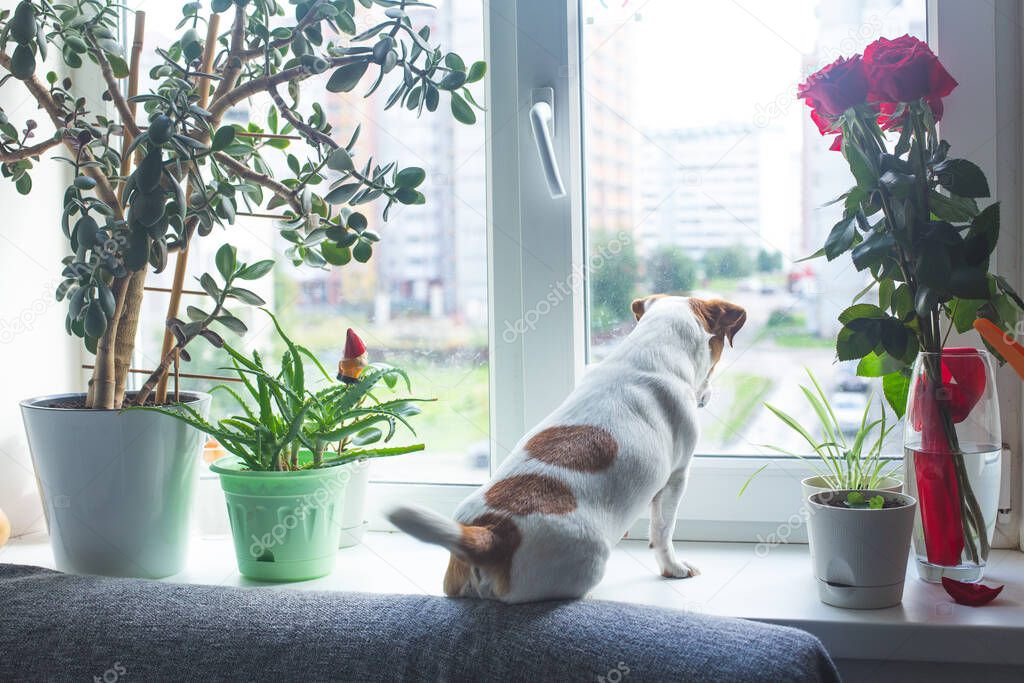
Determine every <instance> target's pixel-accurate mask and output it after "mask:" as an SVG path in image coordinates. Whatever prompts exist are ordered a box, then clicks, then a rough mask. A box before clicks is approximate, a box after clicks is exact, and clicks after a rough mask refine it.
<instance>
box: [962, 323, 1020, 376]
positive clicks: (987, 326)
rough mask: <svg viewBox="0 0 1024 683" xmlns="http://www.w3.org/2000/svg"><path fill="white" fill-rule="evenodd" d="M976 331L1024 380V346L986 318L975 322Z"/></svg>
mask: <svg viewBox="0 0 1024 683" xmlns="http://www.w3.org/2000/svg"><path fill="white" fill-rule="evenodd" d="M974 329H975V330H977V331H978V334H980V335H981V338H982V339H984V340H985V341H986V342H988V344H989V346H991V347H992V348H994V349H995V350H996V351H998V352H999V355H1000V356H1002V357H1003V359H1004V360H1005V361H1006V362H1007V363H1009V364H1010V367H1012V368H1013V369H1014V370H1015V371H1016V372H1017V375H1018V376H1019V377H1020V378H1021V379H1022V380H1024V346H1021V345H1020V344H1019V343H1018V342H1017V341H1015V340H1014V339H1012V338H1011V336H1010V334H1009V333H1008V332H1004V331H1003V330H1001V329H999V327H998V326H997V325H996V324H995V323H994V322H992V321H991V320H987V319H986V318H978V319H977V320H975V321H974Z"/></svg>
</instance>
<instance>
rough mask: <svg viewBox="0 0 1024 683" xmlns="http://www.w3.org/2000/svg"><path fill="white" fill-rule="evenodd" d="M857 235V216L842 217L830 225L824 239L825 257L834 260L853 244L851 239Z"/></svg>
mask: <svg viewBox="0 0 1024 683" xmlns="http://www.w3.org/2000/svg"><path fill="white" fill-rule="evenodd" d="M856 236H857V218H856V216H849V217H847V218H843V219H842V220H841V221H839V222H838V223H836V224H835V225H834V226H833V227H832V231H831V232H830V233H829V234H828V238H827V239H826V240H825V257H826V258H827V259H828V260H829V261H833V260H835V259H836V258H837V257H838V256H840V255H841V254H843V253H844V252H845V251H846V250H847V249H849V248H850V247H852V246H853V240H854V238H855V237H856Z"/></svg>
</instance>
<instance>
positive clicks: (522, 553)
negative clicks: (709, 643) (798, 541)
mask: <svg viewBox="0 0 1024 683" xmlns="http://www.w3.org/2000/svg"><path fill="white" fill-rule="evenodd" d="M632 310H633V314H634V315H635V316H636V319H637V325H636V327H635V328H634V329H633V331H632V332H631V333H630V334H629V336H627V337H626V338H625V339H624V340H623V341H622V343H620V344H619V345H618V346H617V347H616V348H615V350H614V351H612V353H611V354H609V356H608V357H607V358H606V359H605V360H604V361H602V362H601V363H600V364H598V365H596V366H593V367H591V368H590V369H589V371H588V372H587V373H586V375H585V376H584V377H583V379H582V380H581V381H580V383H579V386H577V388H576V389H575V390H574V391H573V392H572V393H570V394H569V396H568V397H567V398H566V399H565V401H564V402H563V403H562V404H561V405H560V406H559V407H558V408H557V409H556V410H555V411H554V412H553V413H551V415H549V416H548V417H547V418H546V419H545V420H543V421H542V422H541V423H540V424H539V425H537V426H536V427H535V428H534V429H533V430H531V431H530V432H528V433H527V434H526V435H525V436H524V437H523V439H522V440H521V441H520V442H519V443H518V444H517V445H516V447H515V448H514V449H513V450H512V452H511V453H510V454H509V456H508V457H507V458H505V460H504V461H502V463H501V465H500V466H499V467H498V468H497V470H496V471H495V473H494V476H493V478H492V479H491V481H490V482H489V483H487V484H485V485H484V486H483V487H481V488H480V489H478V490H477V491H476V492H474V493H473V494H472V495H471V496H469V498H467V499H466V500H464V501H463V502H462V503H461V504H460V505H459V507H458V509H457V510H456V512H455V520H454V521H453V520H451V519H448V518H446V517H444V516H443V515H440V514H438V513H436V512H433V511H431V510H427V509H426V508H422V507H418V506H409V505H404V506H399V507H397V508H396V509H394V510H392V511H391V512H390V513H389V515H388V518H389V519H390V521H391V522H392V523H393V524H394V525H395V526H396V527H398V528H399V529H401V530H402V531H405V532H406V533H408V534H410V535H412V536H414V537H416V538H418V539H420V540H422V541H426V542H428V543H434V544H437V545H441V546H443V547H445V548H447V549H448V550H449V551H451V559H450V561H449V563H448V570H447V572H446V574H445V577H444V592H445V593H446V594H447V595H449V596H453V597H479V598H487V599H492V600H499V601H501V602H505V603H520V602H533V601H539V600H553V599H572V598H581V597H583V596H584V595H586V593H587V592H588V591H590V590H591V589H592V588H593V587H594V586H596V585H597V584H598V582H599V581H600V580H601V578H602V576H603V575H604V570H605V564H606V562H607V560H608V556H609V554H610V552H611V549H612V547H613V546H614V545H615V544H616V543H617V542H618V541H619V539H621V538H622V537H623V535H624V534H625V532H626V530H627V529H629V527H630V526H631V525H632V523H633V522H635V521H636V520H637V519H638V518H639V517H640V515H641V514H642V513H643V511H644V508H645V507H647V506H650V515H651V529H650V546H651V548H653V549H654V553H655V555H656V557H657V560H658V566H659V568H660V570H661V574H662V576H664V577H667V578H686V577H689V576H693V575H696V574H698V573H699V572H698V570H697V568H696V567H694V566H693V565H691V564H690V563H688V562H684V561H682V560H680V559H678V558H677V557H676V555H675V550H674V549H673V547H672V534H673V531H674V530H675V524H676V510H677V508H678V507H679V501H680V500H681V498H682V496H683V491H684V489H685V488H686V479H687V473H688V471H689V468H690V461H691V459H692V457H693V450H694V447H695V446H696V445H697V437H698V434H699V427H698V424H697V414H696V409H697V408H699V407H703V406H704V405H705V404H706V403H707V402H708V400H709V398H710V396H711V374H712V372H713V371H714V369H715V365H716V364H717V363H718V360H719V358H720V357H721V355H722V351H723V349H724V347H725V344H726V342H728V343H729V345H730V346H731V345H732V341H733V337H734V336H735V334H736V333H737V332H738V331H739V329H740V328H741V327H743V324H744V322H746V318H747V315H746V312H745V311H744V310H743V309H742V308H741V307H739V306H737V305H735V304H732V303H729V302H727V301H722V300H719V299H712V300H704V299H698V298H692V297H690V298H687V297H682V296H668V295H663V294H655V295H651V296H648V297H645V298H642V299H637V300H636V301H634V302H633V304H632Z"/></svg>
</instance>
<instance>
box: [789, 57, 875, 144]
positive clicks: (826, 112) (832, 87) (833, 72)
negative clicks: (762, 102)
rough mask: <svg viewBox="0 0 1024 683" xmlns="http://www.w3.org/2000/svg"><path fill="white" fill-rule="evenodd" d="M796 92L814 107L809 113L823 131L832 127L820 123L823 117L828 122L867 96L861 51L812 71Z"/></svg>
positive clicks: (866, 81) (862, 102)
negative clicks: (858, 53)
mask: <svg viewBox="0 0 1024 683" xmlns="http://www.w3.org/2000/svg"><path fill="white" fill-rule="evenodd" d="M796 96H797V97H798V98H801V99H805V100H807V104H808V106H810V107H811V108H812V109H814V112H812V114H811V117H812V118H814V119H815V123H817V124H818V130H820V131H821V132H822V134H824V133H826V132H829V131H830V130H831V129H832V127H831V125H829V126H828V127H827V128H825V127H823V122H824V121H829V122H830V123H831V120H832V119H836V118H838V117H839V116H840V115H842V113H843V112H844V111H846V110H847V109H849V108H850V107H855V106H857V105H858V104H864V102H866V101H867V96H868V79H867V74H866V73H865V71H864V63H863V62H862V60H861V57H860V55H854V56H853V57H851V58H849V59H845V58H843V57H840V58H839V59H837V60H836V61H834V62H832V63H831V64H829V65H828V66H826V67H823V68H822V69H820V70H819V71H816V72H815V73H813V74H811V75H810V76H808V77H807V80H806V81H805V82H804V83H801V84H800V85H799V86H798V87H797V91H796Z"/></svg>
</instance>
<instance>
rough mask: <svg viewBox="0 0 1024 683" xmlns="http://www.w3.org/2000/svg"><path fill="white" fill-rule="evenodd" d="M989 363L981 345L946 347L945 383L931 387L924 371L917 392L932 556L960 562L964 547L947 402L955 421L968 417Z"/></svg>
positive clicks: (915, 420) (921, 484)
mask: <svg viewBox="0 0 1024 683" xmlns="http://www.w3.org/2000/svg"><path fill="white" fill-rule="evenodd" d="M985 381H986V380H985V362H984V361H983V360H982V359H981V356H980V355H979V354H978V350H977V349H973V348H962V347H961V348H950V349H945V350H943V352H942V386H941V387H936V388H934V389H933V388H930V387H929V386H928V379H927V376H926V375H921V376H920V377H919V378H918V380H917V382H918V385H917V387H916V388H915V391H914V400H913V405H912V406H911V408H912V410H913V414H912V415H911V416H910V418H911V423H912V424H913V427H914V429H915V430H916V431H919V432H921V448H920V450H917V451H915V452H914V475H915V477H916V479H917V497H918V505H919V506H920V510H921V525H922V527H923V528H924V544H925V548H926V550H927V553H928V561H929V562H931V563H933V564H939V565H947V566H951V565H957V564H959V563H960V555H961V554H962V553H963V550H964V526H963V520H962V518H961V516H960V491H959V487H958V486H957V481H956V469H955V468H954V466H953V458H952V451H951V450H950V447H949V440H948V439H947V437H946V430H945V429H944V428H943V426H942V414H941V408H942V406H946V409H947V410H948V411H949V415H950V417H951V418H952V420H953V423H954V424H959V423H960V422H963V421H964V420H965V419H967V416H968V415H970V414H971V410H973V409H974V406H975V405H977V403H978V401H979V400H980V399H981V396H982V394H983V393H984V392H985Z"/></svg>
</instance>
